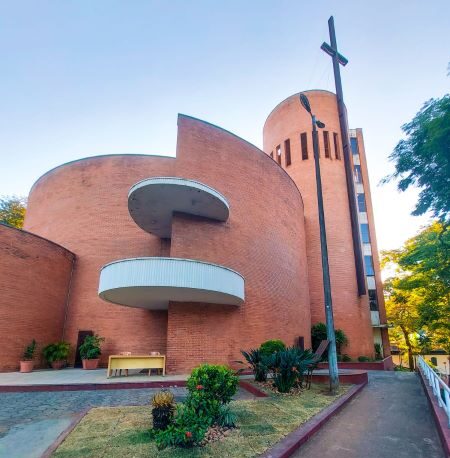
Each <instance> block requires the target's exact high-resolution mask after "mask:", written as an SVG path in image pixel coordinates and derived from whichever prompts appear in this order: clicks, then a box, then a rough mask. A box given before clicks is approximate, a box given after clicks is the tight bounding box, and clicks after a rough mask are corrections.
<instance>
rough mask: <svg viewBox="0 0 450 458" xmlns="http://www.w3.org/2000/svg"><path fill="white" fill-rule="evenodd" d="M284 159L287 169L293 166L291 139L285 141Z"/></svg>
mask: <svg viewBox="0 0 450 458" xmlns="http://www.w3.org/2000/svg"><path fill="white" fill-rule="evenodd" d="M284 159H285V161H286V167H287V166H288V165H291V141H290V140H289V138H288V139H287V140H285V141H284Z"/></svg>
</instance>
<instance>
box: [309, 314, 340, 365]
mask: <svg viewBox="0 0 450 458" xmlns="http://www.w3.org/2000/svg"><path fill="white" fill-rule="evenodd" d="M334 333H335V336H336V351H337V353H338V354H340V353H341V350H342V347H345V345H347V344H348V338H347V336H346V335H345V332H344V331H343V330H342V329H335V331H334ZM322 340H328V339H327V325H326V324H325V323H317V324H315V325H314V326H312V327H311V343H312V349H313V351H316V350H317V349H318V348H319V345H320V342H322ZM327 355H328V350H327V351H325V353H324V355H323V357H324V359H326V358H327Z"/></svg>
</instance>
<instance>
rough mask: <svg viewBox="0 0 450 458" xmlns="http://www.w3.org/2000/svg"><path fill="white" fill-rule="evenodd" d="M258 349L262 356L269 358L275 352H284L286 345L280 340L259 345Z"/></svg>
mask: <svg viewBox="0 0 450 458" xmlns="http://www.w3.org/2000/svg"><path fill="white" fill-rule="evenodd" d="M259 349H260V351H261V353H262V354H263V355H264V356H270V355H271V354H273V353H275V352H276V351H281V350H285V349H286V345H285V344H284V342H283V341H282V340H267V341H266V342H264V343H262V344H261V346H260V347H259Z"/></svg>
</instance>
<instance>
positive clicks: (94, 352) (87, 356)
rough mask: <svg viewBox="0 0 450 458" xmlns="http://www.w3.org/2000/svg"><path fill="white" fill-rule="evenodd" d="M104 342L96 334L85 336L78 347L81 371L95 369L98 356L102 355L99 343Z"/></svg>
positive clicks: (102, 338)
mask: <svg viewBox="0 0 450 458" xmlns="http://www.w3.org/2000/svg"><path fill="white" fill-rule="evenodd" d="M104 340H105V338H104V337H100V336H98V335H97V334H96V335H94V336H86V337H85V338H84V341H83V343H82V344H81V345H80V356H81V360H82V362H83V369H89V370H91V369H97V367H98V362H99V356H100V355H101V354H102V350H101V348H100V346H101V343H102V342H103V341H104Z"/></svg>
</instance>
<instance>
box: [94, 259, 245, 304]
mask: <svg viewBox="0 0 450 458" xmlns="http://www.w3.org/2000/svg"><path fill="white" fill-rule="evenodd" d="M98 294H99V296H100V297H101V298H102V299H104V300H106V301H108V302H112V303H114V304H120V305H127V306H129V307H139V308H145V309H149V310H167V308H168V304H169V302H170V301H173V302H203V303H211V304H226V305H240V304H242V302H244V299H245V292H244V278H243V277H242V275H240V274H239V273H237V272H235V271H234V270H231V269H229V268H227V267H224V266H220V265H217V264H211V263H207V262H203V261H194V260H191V259H179V258H132V259H122V260H120V261H115V262H112V263H109V264H106V265H105V266H103V267H102V270H101V272H100V284H99V290H98Z"/></svg>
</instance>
